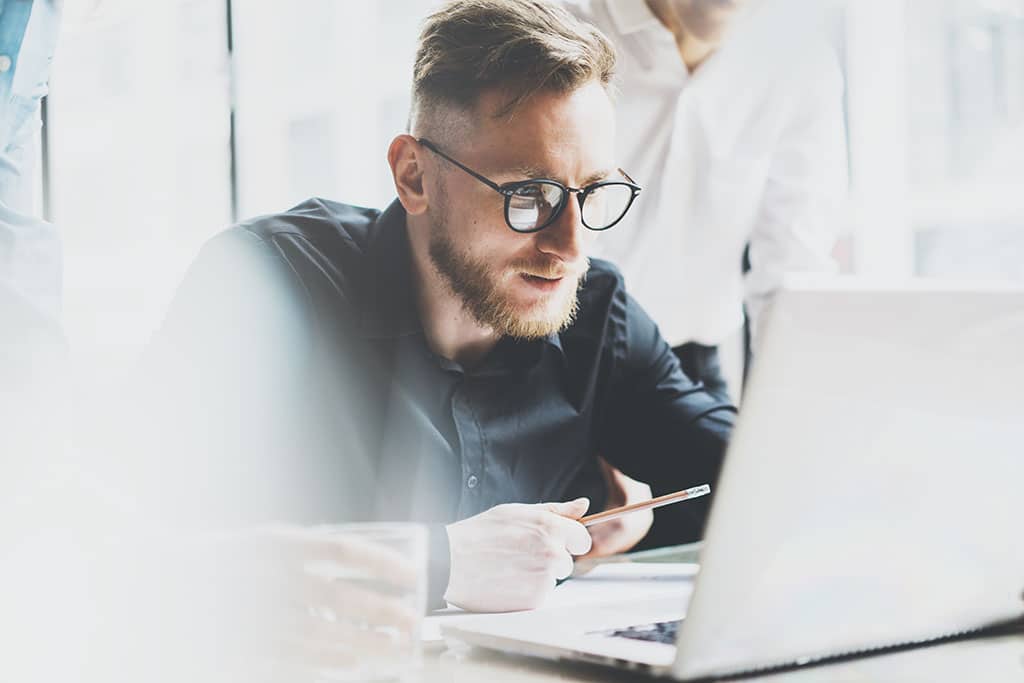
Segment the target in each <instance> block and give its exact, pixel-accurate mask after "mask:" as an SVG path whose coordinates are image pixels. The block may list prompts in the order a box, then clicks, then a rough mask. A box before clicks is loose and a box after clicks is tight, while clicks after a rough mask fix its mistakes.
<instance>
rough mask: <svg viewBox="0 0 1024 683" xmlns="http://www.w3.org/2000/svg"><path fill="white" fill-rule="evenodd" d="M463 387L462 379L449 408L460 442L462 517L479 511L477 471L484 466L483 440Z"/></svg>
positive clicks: (480, 493) (479, 491)
mask: <svg viewBox="0 0 1024 683" xmlns="http://www.w3.org/2000/svg"><path fill="white" fill-rule="evenodd" d="M466 389H467V387H466V384H465V383H463V384H462V385H460V386H459V387H458V388H457V389H456V390H455V394H454V395H453V397H452V412H453V415H454V418H455V425H456V428H457V429H458V432H459V440H460V441H461V446H462V449H461V451H462V452H461V459H462V481H463V482H464V484H465V486H464V487H463V488H462V495H461V496H460V504H459V514H460V516H461V517H466V516H470V515H474V514H476V513H477V512H480V510H479V507H480V500H481V498H480V497H481V496H482V495H483V487H482V486H481V483H482V482H481V481H480V476H481V475H480V472H481V470H482V467H483V441H482V435H481V434H480V428H479V425H478V424H477V420H476V416H475V414H474V413H473V407H472V404H471V402H470V400H469V398H468V396H467V393H468V392H467V390H466Z"/></svg>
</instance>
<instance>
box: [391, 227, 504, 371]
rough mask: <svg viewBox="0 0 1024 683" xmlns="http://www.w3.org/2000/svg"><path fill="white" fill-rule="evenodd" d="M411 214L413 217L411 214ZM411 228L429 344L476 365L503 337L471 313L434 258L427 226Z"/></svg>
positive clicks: (419, 300)
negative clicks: (433, 260) (439, 270)
mask: <svg viewBox="0 0 1024 683" xmlns="http://www.w3.org/2000/svg"><path fill="white" fill-rule="evenodd" d="M410 218H411V217H410ZM410 228H411V229H409V246H410V248H411V251H412V269H413V283H414V287H415V288H416V307H417V309H418V310H419V314H420V320H421V322H422V325H423V334H424V336H425V337H426V341H427V346H428V347H429V348H430V350H431V351H433V352H434V353H436V354H437V355H439V356H441V357H443V358H447V359H448V360H451V361H455V362H456V363H458V364H459V365H461V366H462V367H464V368H472V367H475V366H476V365H478V364H479V363H480V361H482V360H483V359H484V357H485V356H486V355H487V354H488V353H490V351H491V349H493V348H494V346H495V345H496V344H497V343H498V342H499V341H500V340H501V335H500V334H498V333H497V332H495V331H494V330H493V329H491V328H489V327H484V326H482V325H480V323H478V322H477V321H476V319H475V318H474V317H473V316H472V315H470V313H469V312H468V311H467V310H466V309H465V307H464V306H463V305H462V302H461V301H460V300H459V298H458V297H457V296H456V295H455V293H454V292H452V290H451V288H450V287H449V286H448V283H447V282H446V281H445V280H444V276H442V275H441V274H440V273H439V272H438V271H437V268H435V267H434V264H433V262H432V261H431V259H430V253H429V238H428V237H427V230H426V229H425V226H423V229H420V226H417V227H416V228H412V226H410Z"/></svg>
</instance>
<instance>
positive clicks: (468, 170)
mask: <svg viewBox="0 0 1024 683" xmlns="http://www.w3.org/2000/svg"><path fill="white" fill-rule="evenodd" d="M416 142H418V143H420V144H421V145H423V146H424V147H426V148H427V149H429V150H430V151H431V152H433V153H434V154H436V155H437V156H439V157H441V158H442V159H445V160H447V161H450V162H451V163H453V164H455V165H456V166H458V167H459V168H461V169H462V170H463V171H465V172H466V173H468V174H469V175H471V176H473V177H474V178H476V179H477V180H479V181H480V182H481V183H483V184H484V185H486V186H487V187H489V188H491V189H492V190H494V191H495V192H501V194H505V193H504V192H502V190H501V186H500V185H498V184H497V183H496V182H494V181H492V180H488V179H487V178H485V177H483V176H482V175H480V174H479V173H477V172H476V171H474V170H473V169H471V168H469V167H468V166H466V165H465V164H462V163H460V162H459V161H457V160H455V159H452V158H451V157H450V156H448V155H447V154H445V153H444V152H442V151H441V150H439V149H438V148H437V146H436V145H435V144H434V143H433V142H431V141H430V140H427V139H426V138H419V139H417V140H416Z"/></svg>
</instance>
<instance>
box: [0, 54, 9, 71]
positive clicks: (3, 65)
mask: <svg viewBox="0 0 1024 683" xmlns="http://www.w3.org/2000/svg"><path fill="white" fill-rule="evenodd" d="M10 70H11V58H10V57H8V56H7V55H0V74H2V73H7V72H8V71H10Z"/></svg>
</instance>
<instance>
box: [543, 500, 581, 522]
mask: <svg viewBox="0 0 1024 683" xmlns="http://www.w3.org/2000/svg"><path fill="white" fill-rule="evenodd" d="M543 507H544V509H545V510H548V511H549V512H553V513H555V514H556V515H561V516H562V517H568V518H569V519H579V518H580V517H582V516H583V515H584V513H586V511H587V508H589V507H590V499H589V498H577V499H576V500H570V501H568V502H565V503H544V505H543Z"/></svg>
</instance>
